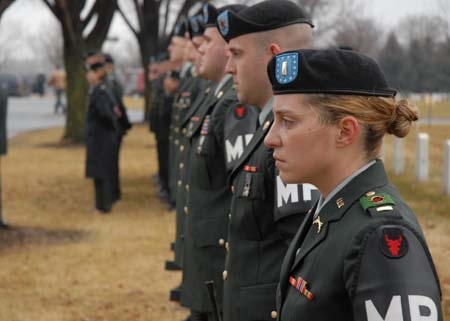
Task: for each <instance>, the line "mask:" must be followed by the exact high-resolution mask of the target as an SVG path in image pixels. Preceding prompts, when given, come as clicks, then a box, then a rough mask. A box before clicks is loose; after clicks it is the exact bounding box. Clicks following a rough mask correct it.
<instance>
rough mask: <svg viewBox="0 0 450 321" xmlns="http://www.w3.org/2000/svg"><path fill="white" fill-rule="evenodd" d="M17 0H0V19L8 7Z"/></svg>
mask: <svg viewBox="0 0 450 321" xmlns="http://www.w3.org/2000/svg"><path fill="white" fill-rule="evenodd" d="M14 1H15V0H0V19H1V18H2V15H3V13H4V12H5V10H6V9H8V7H9V6H10V5H11V4H13V2H14Z"/></svg>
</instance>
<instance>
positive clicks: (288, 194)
mask: <svg viewBox="0 0 450 321" xmlns="http://www.w3.org/2000/svg"><path fill="white" fill-rule="evenodd" d="M289 199H290V200H291V203H296V202H298V185H297V184H284V183H283V181H282V180H281V177H280V176H278V175H277V206H278V207H281V206H283V205H284V204H287V203H288V202H289Z"/></svg>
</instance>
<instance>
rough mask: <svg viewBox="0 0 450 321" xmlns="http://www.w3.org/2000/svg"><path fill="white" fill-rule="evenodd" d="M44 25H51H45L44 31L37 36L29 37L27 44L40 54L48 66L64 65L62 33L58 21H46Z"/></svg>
mask: <svg viewBox="0 0 450 321" xmlns="http://www.w3.org/2000/svg"><path fill="white" fill-rule="evenodd" d="M45 23H46V25H47V26H48V24H49V23H50V24H51V27H46V28H45V29H46V30H47V31H46V32H45V33H42V34H41V35H40V36H39V37H35V38H34V39H31V40H30V42H29V45H30V46H31V47H32V48H33V50H34V51H35V52H39V53H40V54H41V55H42V60H43V61H44V62H45V63H47V64H49V65H50V66H53V67H56V66H58V65H59V66H62V65H64V52H63V35H62V32H61V28H60V25H59V24H58V22H53V21H46V22H45ZM39 29H44V28H39Z"/></svg>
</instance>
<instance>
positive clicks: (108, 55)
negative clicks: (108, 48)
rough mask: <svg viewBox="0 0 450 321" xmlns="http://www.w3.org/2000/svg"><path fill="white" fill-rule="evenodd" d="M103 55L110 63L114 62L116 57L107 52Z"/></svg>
mask: <svg viewBox="0 0 450 321" xmlns="http://www.w3.org/2000/svg"><path fill="white" fill-rule="evenodd" d="M103 56H104V57H105V62H106V63H110V64H113V63H114V58H113V57H112V56H111V55H110V54H109V53H105V54H103Z"/></svg>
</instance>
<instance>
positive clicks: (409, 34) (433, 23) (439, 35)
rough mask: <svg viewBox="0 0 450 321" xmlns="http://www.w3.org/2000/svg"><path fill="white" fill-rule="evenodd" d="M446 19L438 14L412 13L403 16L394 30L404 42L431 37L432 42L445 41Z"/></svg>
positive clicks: (420, 40)
mask: <svg viewBox="0 0 450 321" xmlns="http://www.w3.org/2000/svg"><path fill="white" fill-rule="evenodd" d="M447 28H448V21H446V20H445V19H444V18H443V17H440V16H431V15H412V16H408V17H405V18H403V19H402V20H401V21H400V23H399V25H398V27H397V28H396V30H398V32H397V33H398V34H397V36H398V38H399V39H403V40H404V41H405V42H406V44H409V43H411V42H412V41H414V40H417V41H419V42H422V41H425V40H426V39H431V40H432V42H433V43H440V42H443V41H445V38H446V37H447Z"/></svg>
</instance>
